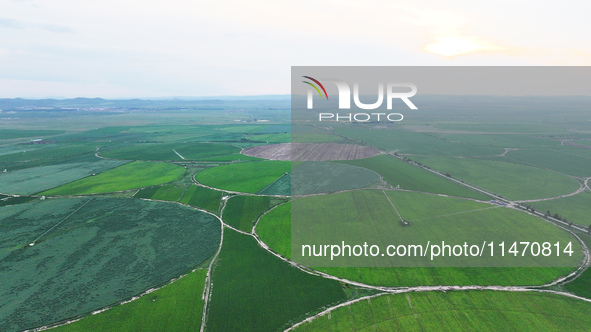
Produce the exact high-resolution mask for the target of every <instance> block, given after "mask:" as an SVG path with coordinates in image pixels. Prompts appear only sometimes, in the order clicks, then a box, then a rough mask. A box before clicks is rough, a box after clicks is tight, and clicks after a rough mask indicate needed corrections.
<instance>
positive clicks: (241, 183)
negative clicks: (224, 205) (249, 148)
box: [195, 160, 291, 193]
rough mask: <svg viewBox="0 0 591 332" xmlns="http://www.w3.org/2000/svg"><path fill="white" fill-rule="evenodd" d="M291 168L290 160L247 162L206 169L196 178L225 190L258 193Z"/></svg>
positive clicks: (205, 183)
mask: <svg viewBox="0 0 591 332" xmlns="http://www.w3.org/2000/svg"><path fill="white" fill-rule="evenodd" d="M290 170H291V163H290V162H289V161H271V160H269V161H257V162H245V163H237V164H230V165H224V166H218V167H214V168H210V169H206V170H204V171H202V172H199V173H198V174H197V176H196V177H195V179H196V180H197V181H198V182H200V183H202V184H204V185H207V186H211V187H215V188H219V189H223V190H230V191H237V192H244V193H256V192H258V191H259V190H262V189H264V188H265V187H266V186H268V185H270V184H271V183H273V181H275V180H277V179H278V178H279V177H281V176H282V175H283V174H285V173H288V172H289V171H290Z"/></svg>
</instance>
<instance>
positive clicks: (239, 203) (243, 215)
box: [223, 196, 271, 232]
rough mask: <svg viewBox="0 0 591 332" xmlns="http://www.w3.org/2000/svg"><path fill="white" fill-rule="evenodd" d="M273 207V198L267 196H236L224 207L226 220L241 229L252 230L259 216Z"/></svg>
mask: <svg viewBox="0 0 591 332" xmlns="http://www.w3.org/2000/svg"><path fill="white" fill-rule="evenodd" d="M270 207H271V198H270V197H266V196H235V197H232V198H230V199H229V200H228V201H227V203H226V207H225V209H224V215H223V219H224V222H225V223H226V224H228V225H230V226H232V227H234V228H236V229H239V230H241V231H245V232H250V231H251V230H252V226H253V224H254V222H255V221H256V220H257V219H258V217H259V216H260V215H261V214H263V213H264V212H266V211H267V210H268V209H269V208H270Z"/></svg>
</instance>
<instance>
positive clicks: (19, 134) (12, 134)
mask: <svg viewBox="0 0 591 332" xmlns="http://www.w3.org/2000/svg"><path fill="white" fill-rule="evenodd" d="M63 133H64V131H62V130H19V129H0V140H3V139H15V138H24V137H35V138H37V137H44V136H52V135H58V134H63Z"/></svg>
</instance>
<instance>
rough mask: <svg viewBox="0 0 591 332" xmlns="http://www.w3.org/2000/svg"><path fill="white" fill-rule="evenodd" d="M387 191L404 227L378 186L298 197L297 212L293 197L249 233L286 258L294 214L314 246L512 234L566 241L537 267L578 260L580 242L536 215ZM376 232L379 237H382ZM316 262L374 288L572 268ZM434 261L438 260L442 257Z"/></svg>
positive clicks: (511, 281) (518, 277)
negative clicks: (569, 248) (566, 251)
mask: <svg viewBox="0 0 591 332" xmlns="http://www.w3.org/2000/svg"><path fill="white" fill-rule="evenodd" d="M380 195H381V197H380ZM388 195H389V196H390V198H391V200H392V201H393V202H394V204H395V205H396V206H397V209H398V211H399V212H400V213H401V215H402V217H403V218H404V219H405V220H409V221H410V222H411V226H408V227H402V226H399V224H398V222H397V219H398V217H397V215H395V213H394V212H393V209H392V207H391V206H390V205H389V203H388V202H387V200H385V196H383V193H382V192H381V191H354V192H347V193H341V194H334V195H324V196H314V197H308V198H304V199H299V201H300V203H299V204H298V205H297V206H298V209H299V211H295V212H294V211H291V209H290V208H291V206H292V204H293V202H292V203H291V204H284V205H281V206H278V207H277V208H275V209H273V210H272V211H270V212H269V213H267V214H266V215H265V216H263V218H261V220H260V221H259V224H258V225H257V228H256V232H257V234H259V236H260V238H261V240H263V242H265V243H266V244H267V245H269V247H270V248H272V249H273V250H274V251H276V252H278V253H279V254H281V255H283V256H284V257H287V258H292V257H293V256H292V252H291V245H292V225H291V218H292V216H293V217H294V218H298V216H300V217H305V218H307V220H309V221H310V222H309V223H305V222H302V221H298V223H299V224H298V226H297V227H296V229H297V231H298V232H299V238H300V239H301V238H305V239H306V241H307V242H306V243H309V244H313V243H316V242H318V241H317V240H319V239H321V240H319V241H320V243H340V241H342V240H344V241H346V242H347V243H356V242H359V241H358V238H361V239H362V241H361V242H363V241H367V242H368V243H370V242H371V243H377V244H382V243H383V244H392V243H394V244H401V243H411V244H425V243H426V242H427V240H430V241H431V242H432V243H437V242H439V243H441V241H442V240H445V241H446V242H447V243H451V242H453V243H464V241H466V242H468V243H482V242H483V241H484V240H486V241H488V242H490V241H495V243H500V242H501V241H507V243H509V241H510V242H513V241H514V238H515V239H518V241H542V240H543V241H550V242H552V241H554V242H556V241H558V240H560V241H561V242H563V243H564V242H565V241H566V242H568V241H573V248H574V250H575V255H573V257H572V258H565V259H564V260H562V259H561V260H560V261H552V262H550V261H545V262H544V264H556V265H555V266H560V265H561V264H564V265H562V266H568V265H570V264H572V265H570V266H575V265H576V264H577V263H578V260H579V259H580V255H581V254H580V246H579V245H578V242H576V241H575V239H574V238H572V236H570V235H569V234H568V233H566V232H564V231H561V230H560V229H558V228H556V227H555V226H553V225H551V224H549V223H546V222H544V221H542V220H540V219H539V218H535V217H532V216H530V215H527V214H525V213H521V212H519V211H515V210H511V209H507V208H502V207H494V206H492V205H488V204H484V203H478V202H474V201H467V200H461V199H458V198H452V197H441V196H435V195H430V194H422V193H408V192H395V191H393V192H389V193H388ZM306 200H307V201H308V203H307V204H306ZM302 202H303V203H302ZM296 220H299V219H296ZM384 221H386V222H385V223H384ZM389 221H391V222H389ZM348 223H354V224H355V223H356V224H359V227H358V228H355V225H351V226H346V227H350V229H351V230H352V231H351V232H350V233H343V232H342V231H341V229H342V228H343V227H345V225H349V224H348ZM384 224H385V225H384ZM321 235H322V236H321ZM331 236H332V237H331ZM333 237H336V238H338V241H332V240H330V239H332V238H333ZM384 237H386V238H387V240H386V241H385V242H384ZM327 238H329V239H328V240H327ZM355 239H357V240H355ZM372 239H373V240H372ZM524 239H525V240H524ZM295 241H297V238H296V240H295ZM294 243H295V242H294ZM296 249H299V247H296ZM298 252H299V251H298ZM299 259H301V258H299ZM499 259H501V260H502V259H505V260H502V261H499V260H498V259H497V260H494V261H490V262H489V261H487V263H489V264H491V265H489V266H511V265H507V264H508V262H509V259H508V257H505V258H499ZM320 261H321V262H322V264H323V265H320V264H318V266H335V267H322V268H318V269H319V270H321V271H323V272H326V273H328V274H332V275H335V276H339V277H343V278H346V279H349V280H354V281H360V282H363V283H367V284H371V285H381V286H419V285H473V284H479V285H539V284H544V283H548V282H550V281H552V280H554V279H555V278H556V277H558V276H560V275H566V274H568V273H569V272H570V271H572V270H573V268H572V267H534V266H539V265H538V264H539V263H535V262H533V261H529V260H528V261H527V262H526V261H519V262H518V264H523V265H517V266H518V267H494V268H492V267H461V266H465V265H462V264H464V262H463V261H461V258H457V261H456V258H454V259H453V260H451V261H445V263H447V264H452V263H453V264H455V265H443V266H460V267H412V268H409V267H407V268H405V267H372V268H369V267H338V266H337V265H338V263H336V264H333V265H330V264H329V263H331V264H332V262H329V261H328V259H320ZM314 262H318V261H314ZM415 262H416V261H415ZM438 262H440V263H439V264H443V263H442V262H444V261H441V260H440V261H438ZM365 263H370V262H365ZM411 263H413V261H411ZM325 264H326V265H325ZM497 264H498V265H497ZM312 266H313V265H312ZM382 266H383V265H382ZM399 266H402V265H399ZM435 266H442V265H435ZM521 266H532V267H521ZM542 266H546V265H542ZM550 266H551V265H550Z"/></svg>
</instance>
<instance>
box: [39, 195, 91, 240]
mask: <svg viewBox="0 0 591 332" xmlns="http://www.w3.org/2000/svg"><path fill="white" fill-rule="evenodd" d="M93 199H94V197H91V198H90V199H89V200H87V201H86V202H84V204H82V205H80V206H79V207H78V208H77V209H76V210H74V211H73V212H72V213H70V214H68V215H67V216H66V217H65V218H63V219H62V220H60V221H58V223H57V224H55V225H53V226H52V227H51V228H50V229H48V230H47V231H45V233H43V234H41V235H39V237H38V238H36V239H35V240H33V242H31V244H29V246H33V245H34V244H35V242H37V241H39V239H41V238H42V237H43V236H44V235H45V234H47V233H49V232H50V231H51V230H52V229H54V228H56V227H57V226H58V225H59V224H61V223H62V222H64V221H66V220H67V219H68V218H70V217H71V216H72V215H73V214H74V213H76V212H78V210H80V209H81V208H83V207H84V206H85V205H86V204H88V203H90V201H92V200H93Z"/></svg>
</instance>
